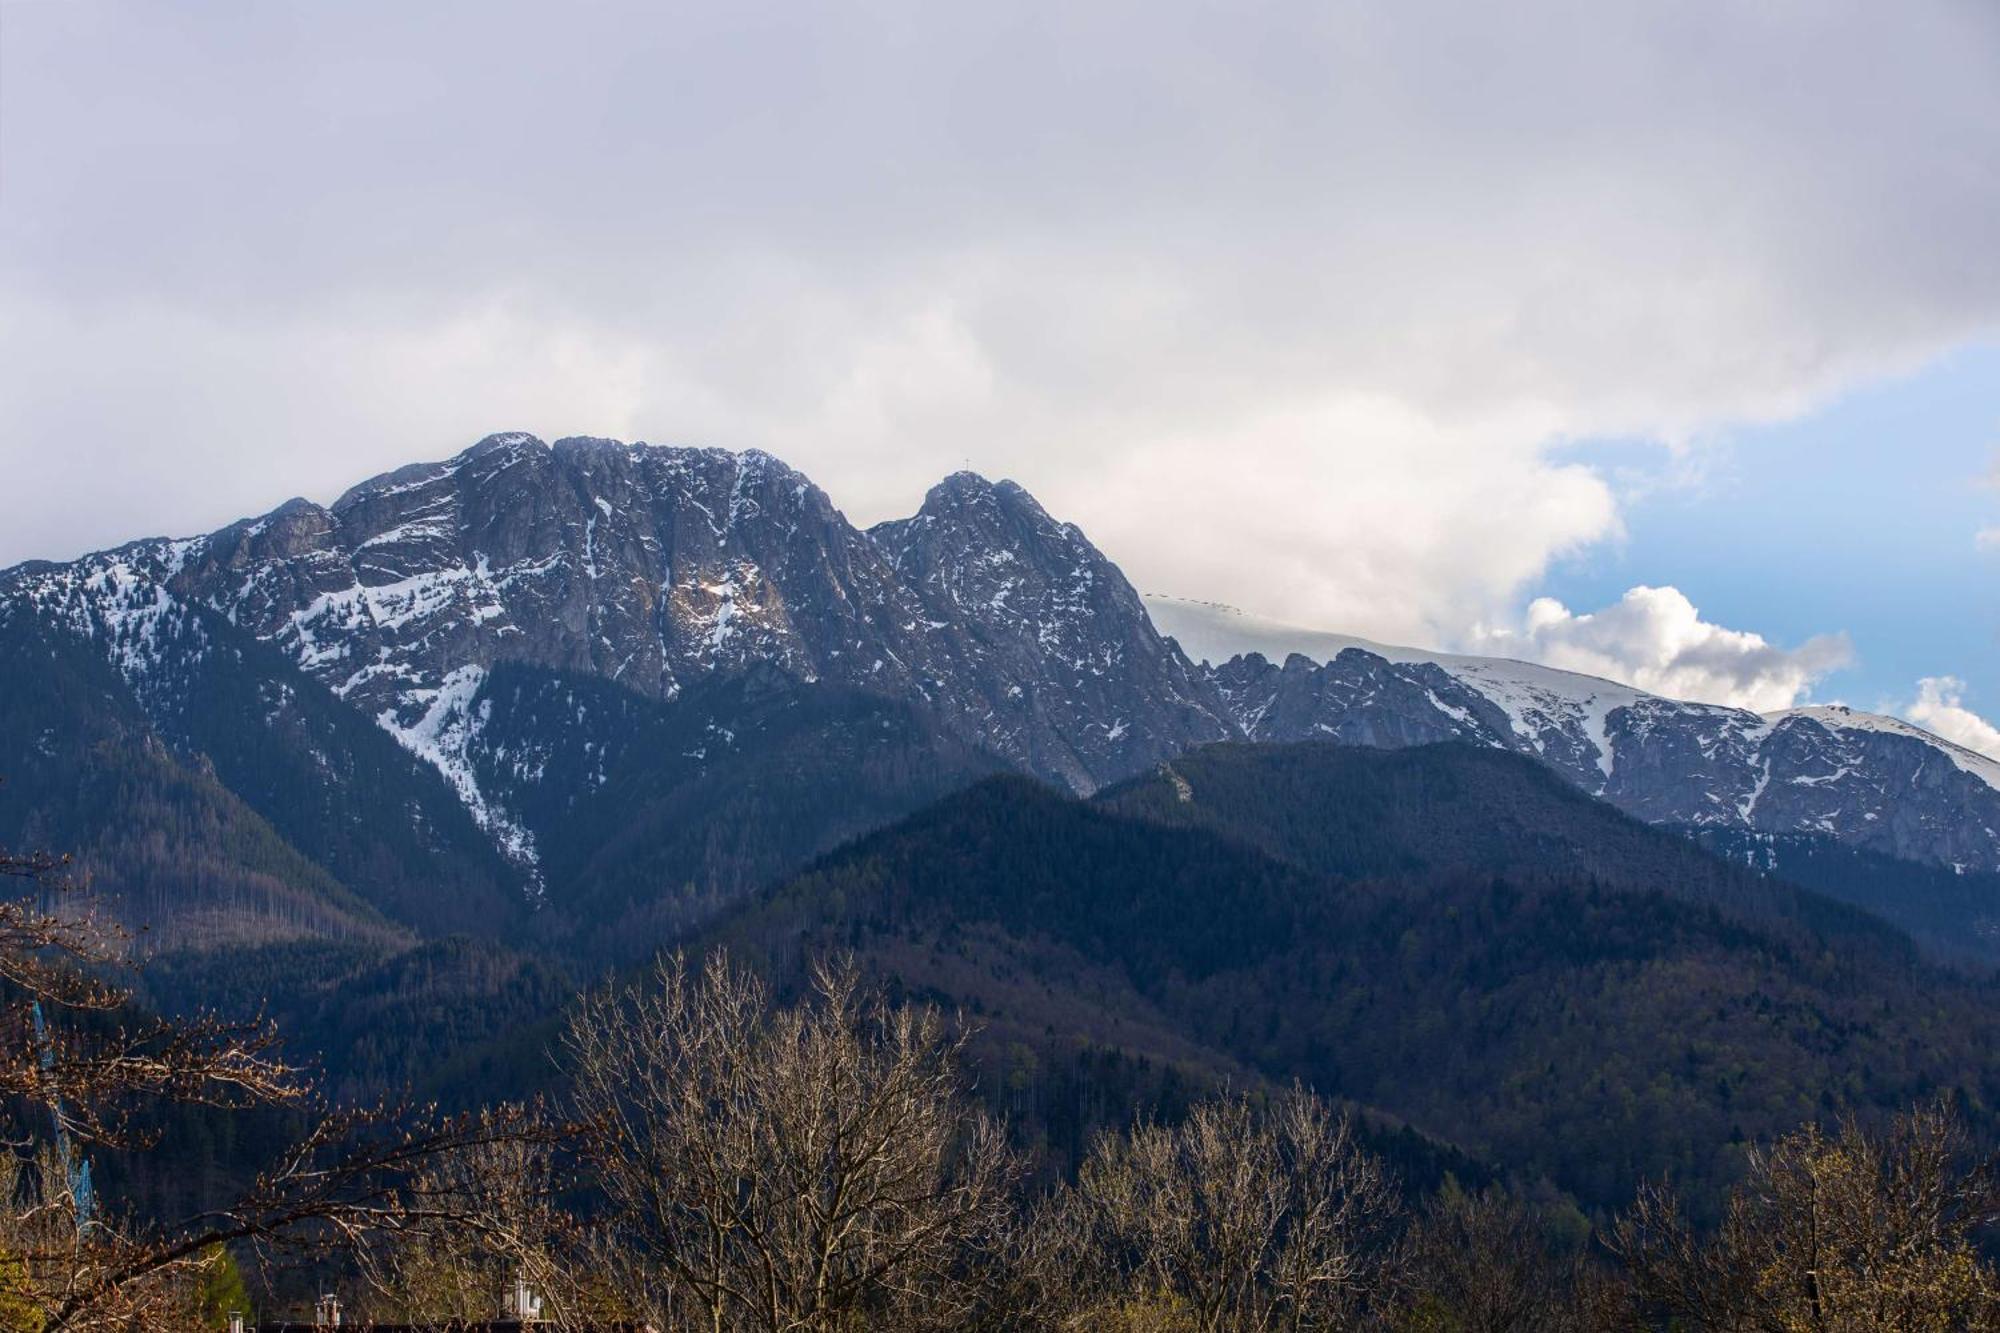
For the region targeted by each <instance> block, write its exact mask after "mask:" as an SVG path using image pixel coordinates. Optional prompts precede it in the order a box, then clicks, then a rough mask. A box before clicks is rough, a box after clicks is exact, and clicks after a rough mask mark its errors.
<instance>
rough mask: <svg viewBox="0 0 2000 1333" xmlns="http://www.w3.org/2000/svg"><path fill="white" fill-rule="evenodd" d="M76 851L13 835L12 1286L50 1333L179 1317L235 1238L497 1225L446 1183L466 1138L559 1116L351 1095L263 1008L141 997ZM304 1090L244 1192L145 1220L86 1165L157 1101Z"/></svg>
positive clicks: (479, 1141)
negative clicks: (300, 1129) (73, 861)
mask: <svg viewBox="0 0 2000 1333" xmlns="http://www.w3.org/2000/svg"><path fill="white" fill-rule="evenodd" d="M67 868H68V861H67V859H66V858H55V857H51V856H47V855H39V854H37V855H26V856H22V855H13V854H9V853H6V852H4V851H0V880H6V881H12V882H13V884H14V885H15V890H16V891H14V892H11V893H7V894H4V895H0V992H4V995H5V999H4V1002H0V1105H11V1106H12V1107H13V1108H20V1109H23V1110H25V1111H26V1112H28V1113H30V1114H31V1115H32V1116H33V1118H34V1123H17V1122H16V1121H15V1119H14V1116H13V1114H11V1113H10V1112H9V1111H8V1110H3V1109H0V1130H4V1135H5V1139H6V1141H7V1142H8V1143H9V1144H10V1145H11V1147H12V1151H10V1152H9V1153H7V1154H6V1171H5V1173H4V1178H0V1269H4V1282H0V1285H4V1296H3V1297H0V1300H3V1301H4V1303H5V1304H0V1308H5V1307H6V1304H11V1305H12V1306H14V1307H18V1308H19V1309H20V1310H23V1311H27V1312H29V1314H24V1315H22V1316H21V1321H22V1322H26V1323H27V1326H28V1327H30V1328H33V1329H34V1330H35V1331H36V1333H70V1331H71V1330H98V1329H105V1330H110V1329H148V1330H154V1329H157V1330H162V1331H163V1333H164V1331H166V1330H172V1329H176V1328H179V1327H183V1326H187V1325H188V1321H189V1320H191V1319H192V1318H193V1312H192V1306H191V1304H190V1297H191V1293H192V1290H193V1287H194V1284H195V1282H196V1280H197V1279H198V1278H199V1277H200V1275H201V1274H202V1273H203V1272H204V1271H205V1270H206V1268H207V1267H208V1266H209V1265H211V1264H213V1263H215V1262H216V1261H217V1257H218V1256H219V1255H220V1254H221V1253H222V1252H223V1251H222V1247H224V1246H230V1245H236V1246H240V1247H243V1248H245V1249H258V1250H262V1251H264V1252H266V1253H267V1254H278V1253H281V1252H283V1251H286V1250H288V1249H292V1248H305V1249H308V1250H310V1251H311V1252H313V1253H315V1254H320V1253H324V1252H326V1251H328V1250H330V1249H333V1248H335V1247H340V1248H346V1249H354V1248H358V1247H360V1246H361V1245H362V1244H363V1243H364V1242H366V1241H368V1240H370V1239H372V1238H376V1237H379V1236H380V1235H382V1234H385V1233H393V1232H396V1231H399V1230H402V1229H406V1228H411V1227H418V1226H425V1225H441V1224H443V1223H445V1222H447V1221H449V1222H450V1223H452V1224H453V1225H457V1226H461V1227H471V1228H478V1227H482V1226H486V1225H489V1224H490V1223H489V1219H487V1218H485V1217H483V1216H479V1215H476V1214H468V1213H465V1212H463V1211H459V1210H457V1200H456V1199H455V1198H453V1197H450V1196H445V1195H439V1194H435V1193H431V1192H427V1191H426V1189H425V1180H426V1176H427V1173H428V1172H429V1171H430V1170H431V1168H432V1167H433V1166H434V1165H435V1164H436V1163H438V1162H440V1161H443V1160H445V1159H448V1158H450V1157H452V1156H454V1155H457V1154H462V1153H467V1152H472V1151H477V1150H481V1149H484V1148H490V1147H492V1146H493V1145H497V1144H501V1143H507V1142H520V1141H526V1140H530V1139H538V1138H545V1137H547V1136H549V1135H551V1134H556V1133H559V1132H560V1131H558V1130H552V1129H551V1128H549V1127H548V1126H546V1125H544V1124H542V1123H540V1122H539V1121H538V1120H535V1119H533V1118H531V1117H526V1116H524V1115H520V1114H515V1113H503V1114H488V1115H481V1116H468V1117H460V1118H456V1119H445V1120H439V1119H437V1118H436V1116H435V1115H434V1114H433V1113H432V1112H431V1111H430V1109H429V1108H418V1109H411V1108H403V1107H389V1106H380V1107H375V1108H363V1109H355V1108H340V1107H332V1106H329V1105H326V1104H325V1103H324V1102H322V1101H321V1100H320V1099H319V1098H318V1096H317V1093H316V1090H315V1089H314V1087H313V1086H312V1084H311V1082H310V1080H309V1079H307V1078H306V1076H305V1074H304V1072H303V1071H302V1070H301V1069H299V1068H297V1067H295V1066H293V1065H290V1064H288V1063H286V1062H285V1061H284V1060H283V1058H282V1057H281V1056H280V1054H279V1053H278V1047H277V1034H276V1032H275V1031H274V1030H273V1029H272V1027H271V1026H270V1025H269V1024H268V1023H266V1022H263V1021H261V1020H258V1021H254V1022H249V1023H236V1022H228V1021H224V1020H222V1019H220V1018H217V1017H214V1016H209V1015H197V1016H195V1017H192V1018H164V1017H158V1016H149V1015H144V1014H141V1013H140V1012H139V1011H137V1009H136V1008H135V1007H134V1006H133V1005H132V1004H131V995H130V992H129V990H128V989H127V988H125V987H121V986H119V985H117V984H115V983H114V982H113V981H112V980H110V979H109V978H111V977H113V976H115V975H116V974H117V971H118V969H119V968H121V967H124V966H127V965H128V961H127V950H126V948H125V944H126V941H125V939H124V937H123V935H122V934H120V933H119V932H118V931H116V930H115V929H113V928H111V927H108V926H106V925H105V924H103V922H102V921H101V919H100V918H99V917H98V916H97V915H96V914H95V913H94V912H92V911H91V910H90V900H89V896H88V894H87V892H85V891H84V890H82V889H81V888H79V886H78V885H76V884H75V883H74V882H73V881H72V880H71V879H70V878H69V877H68V875H67V874H66V873H65V872H66V870H67ZM167 1105H180V1106H202V1107H209V1108H215V1109H217V1110H223V1111H227V1110H242V1109H247V1108H252V1107H265V1108H269V1107H290V1108H295V1109H298V1110H301V1111H304V1112H306V1113H308V1114H310V1115H312V1116H313V1117H314V1119H313V1123H312V1128H311V1129H310V1130H309V1131H308V1132H307V1133H306V1134H305V1136H304V1137H303V1138H302V1139H301V1140H299V1141H298V1142H297V1143H295V1144H294V1145H292V1147H291V1148H290V1149H289V1150H288V1151H287V1152H286V1153H285V1154H284V1155H283V1156H282V1157H281V1158H280V1159H279V1160H278V1161H277V1162H275V1163H273V1164H272V1165H271V1166H270V1167H268V1168H267V1169H266V1170H265V1171H263V1172H262V1173H261V1174H259V1175H258V1176H257V1177H256V1178H255V1180H254V1181H253V1182H252V1183H251V1184H250V1186H249V1187H248V1188H247V1189H246V1190H245V1191H244V1192H243V1193H242V1195H241V1196H240V1197H239V1198H237V1199H236V1200H235V1201H234V1202H233V1203H231V1204H230V1205H228V1206H227V1207H224V1208H221V1209H218V1210H215V1211H212V1212H208V1213H205V1214H203V1215H201V1216H198V1217H194V1218H189V1219H186V1220H184V1221H182V1222H179V1223H175V1224H160V1223H143V1222H136V1221H133V1220H131V1219H128V1218H125V1217H122V1216H119V1215H117V1214H116V1213H115V1212H113V1211H112V1210H111V1209H109V1208H107V1207H105V1206H104V1205H103V1204H101V1203H100V1202H99V1201H97V1200H95V1199H94V1198H93V1196H92V1195H91V1193H90V1192H89V1190H88V1189H87V1188H86V1181H87V1176H86V1175H85V1174H84V1172H83V1171H82V1170H81V1163H82V1161H83V1158H84V1156H85V1155H86V1153H88V1152H89V1151H90V1150H91V1149H93V1148H143V1147H148V1146H151V1144H152V1142H153V1137H152V1135H151V1134H150V1133H148V1132H147V1130H146V1129H145V1128H144V1117H145V1116H146V1114H147V1113H148V1112H151V1111H155V1110H157V1109H159V1108H161V1107H163V1106H167Z"/></svg>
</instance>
